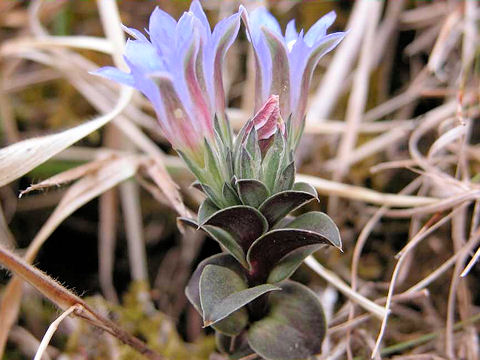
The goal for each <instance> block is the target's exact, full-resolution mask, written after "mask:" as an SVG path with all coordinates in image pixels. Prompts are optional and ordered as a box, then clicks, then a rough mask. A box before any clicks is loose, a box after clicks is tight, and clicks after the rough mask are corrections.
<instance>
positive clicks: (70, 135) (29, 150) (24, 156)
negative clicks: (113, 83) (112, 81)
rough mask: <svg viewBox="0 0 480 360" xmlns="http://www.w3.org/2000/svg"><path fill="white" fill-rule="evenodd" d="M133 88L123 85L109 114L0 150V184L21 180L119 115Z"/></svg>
mask: <svg viewBox="0 0 480 360" xmlns="http://www.w3.org/2000/svg"><path fill="white" fill-rule="evenodd" d="M132 93H133V92H132V90H131V89H128V88H124V87H122V92H121V96H120V99H119V101H118V103H117V105H116V106H115V107H114V109H113V110H112V111H110V112H109V113H107V114H105V115H103V116H100V117H98V118H96V119H95V120H91V121H89V122H87V123H84V124H82V125H79V126H76V127H74V128H71V129H69V130H65V131H63V132H61V133H58V134H54V135H47V136H43V137H39V138H33V139H29V140H24V141H21V142H19V143H16V144H13V145H10V146H8V147H6V148H3V149H1V150H0V186H3V185H6V184H8V183H10V182H11V181H13V180H15V179H18V178H19V177H21V176H22V175H24V174H26V173H27V172H29V171H30V170H32V169H34V168H35V167H37V166H38V165H40V164H42V163H44V162H45V161H47V160H48V159H50V158H51V157H52V156H54V155H56V154H58V153H59V152H61V151H62V150H65V149H66V148H67V147H69V146H70V145H72V144H74V143H75V142H77V141H78V140H80V139H82V138H84V137H85V136H87V135H88V134H90V133H92V132H93V131H95V130H97V129H99V128H100V127H102V126H103V125H105V124H106V123H108V122H109V121H110V120H112V119H113V118H114V117H115V116H117V115H118V114H120V113H121V112H122V111H123V109H124V108H125V106H127V104H128V103H129V101H130V99H131V96H132Z"/></svg>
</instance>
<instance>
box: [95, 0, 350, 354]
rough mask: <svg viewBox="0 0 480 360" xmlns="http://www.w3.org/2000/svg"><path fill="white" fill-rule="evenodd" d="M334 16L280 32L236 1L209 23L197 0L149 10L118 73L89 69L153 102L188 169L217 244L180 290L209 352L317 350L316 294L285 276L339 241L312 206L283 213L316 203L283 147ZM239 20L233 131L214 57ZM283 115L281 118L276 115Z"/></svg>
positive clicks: (293, 143) (198, 224)
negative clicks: (244, 76)
mask: <svg viewBox="0 0 480 360" xmlns="http://www.w3.org/2000/svg"><path fill="white" fill-rule="evenodd" d="M334 20H335V14H334V13H333V12H331V13H328V14H327V15H325V16H323V17H322V18H321V19H319V20H318V21H317V22H316V23H315V24H314V25H313V26H312V27H311V28H310V30H309V31H308V32H306V33H304V32H303V30H302V31H300V32H297V30H296V26H295V22H294V21H293V20H292V21H290V22H289V23H288V25H287V28H286V30H285V34H283V33H282V31H281V28H280V26H279V24H278V22H277V20H276V19H275V18H274V17H273V16H272V15H271V14H270V13H269V12H268V11H267V10H266V9H265V8H258V9H256V10H254V11H253V12H251V13H250V14H249V13H248V12H247V10H246V9H245V8H243V7H240V9H239V11H238V12H237V13H236V14H234V15H232V16H230V17H228V18H226V19H223V20H221V21H220V22H219V23H218V24H217V25H216V26H215V27H214V29H213V31H212V30H211V28H210V25H209V23H208V20H207V17H206V16H205V13H204V11H203V9H202V6H201V4H200V3H199V1H193V2H192V4H191V6H190V10H189V11H188V12H186V13H184V14H183V15H182V16H181V18H180V19H179V20H178V21H175V20H174V19H173V18H172V17H171V16H170V15H168V14H167V13H165V12H163V11H162V10H160V9H158V8H157V9H155V11H154V12H153V13H152V15H151V17H150V23H149V28H148V34H149V36H150V39H147V37H145V35H143V34H142V33H141V32H139V31H137V30H135V29H130V28H125V31H126V32H127V33H128V34H129V35H130V36H131V37H132V38H133V39H131V40H128V42H127V44H126V48H125V56H124V58H125V61H126V63H127V65H128V66H129V68H130V72H129V73H125V72H122V71H120V70H118V69H116V68H112V67H105V68H102V69H100V70H98V71H97V72H96V74H97V75H100V76H103V77H106V78H108V79H111V80H114V81H117V82H119V83H122V84H127V85H129V86H132V87H135V88H137V89H138V90H140V91H141V92H142V93H143V94H144V95H145V96H146V97H147V98H148V99H149V100H150V101H151V103H152V104H153V107H154V109H155V111H156V113H157V116H158V120H159V123H160V126H161V128H162V130H163V132H164V134H165V136H166V138H167V139H168V140H169V141H170V143H171V144H172V146H173V147H174V148H175V149H176V151H177V152H178V153H179V155H180V156H181V157H182V159H183V160H184V161H185V163H186V165H187V166H188V168H189V169H190V170H191V171H192V173H193V174H194V175H195V177H196V178H197V181H196V182H195V183H194V186H195V187H197V188H198V189H200V190H201V191H203V193H204V194H205V195H206V199H205V200H204V201H203V203H202V204H201V205H200V208H199V211H198V218H197V219H188V218H181V219H180V221H182V222H183V223H184V224H187V225H191V226H193V227H194V228H196V229H201V230H203V231H205V232H206V233H207V234H208V235H209V236H210V237H211V238H213V239H214V240H216V241H217V242H218V243H219V244H220V246H221V248H222V250H223V252H222V253H220V254H217V255H214V256H212V257H210V258H208V259H205V260H204V261H202V262H201V263H200V264H199V266H198V267H197V269H196V270H195V272H194V274H193V275H192V278H191V279H190V281H189V283H188V285H187V288H186V295H187V297H188V299H189V300H190V302H191V303H192V304H193V306H194V307H195V308H196V309H197V311H198V312H199V313H200V314H201V315H202V317H203V320H204V325H205V326H211V327H212V328H213V329H215V331H216V338H217V345H218V349H219V351H221V352H222V353H224V354H226V355H228V356H229V357H230V358H232V359H236V358H241V357H243V356H248V355H250V354H257V355H258V356H259V357H261V358H264V359H270V360H281V359H285V360H286V359H304V358H308V357H311V356H313V355H315V354H317V353H319V352H320V351H321V344H322V340H323V337H324V334H325V328H326V326H325V320H324V315H323V310H322V306H321V304H320V302H319V301H318V299H317V297H316V295H315V294H314V293H313V292H312V291H311V290H309V289H308V288H307V287H305V286H304V285H301V284H299V283H297V282H294V281H291V280H288V278H289V277H290V276H291V275H292V273H293V272H294V271H295V270H296V269H297V268H298V266H300V264H301V263H302V261H303V260H304V259H305V258H306V257H307V256H309V255H310V254H312V253H313V252H315V251H316V250H318V249H319V248H320V247H322V246H323V245H332V246H334V247H336V248H339V249H341V240H340V234H339V231H338V228H337V227H336V225H335V224H334V222H333V221H332V220H331V219H330V218H329V217H328V216H327V215H326V214H324V213H321V212H318V211H311V212H308V213H305V214H303V215H300V216H298V217H296V218H295V217H293V216H290V215H289V214H290V213H291V212H292V211H293V210H295V209H298V208H300V207H301V206H302V205H304V204H306V203H308V202H310V201H313V200H317V193H316V190H315V189H314V188H313V187H312V186H310V185H309V184H306V183H300V182H295V162H294V151H295V149H296V147H297V145H298V142H299V140H300V137H301V135H302V132H303V127H304V123H305V110H306V100H307V96H308V89H309V84H310V81H311V78H312V74H313V71H314V69H315V67H316V65H317V63H318V61H319V60H320V58H321V57H322V56H323V55H325V54H326V53H328V52H329V51H331V50H332V49H333V48H335V47H336V46H337V45H338V43H339V42H340V41H341V40H342V39H343V37H344V36H345V33H343V32H338V33H332V34H329V35H327V33H326V32H327V29H328V27H329V26H330V25H331V24H332V23H333V22H334ZM241 22H243V23H244V26H245V29H246V32H247V38H248V40H249V41H250V42H251V43H252V46H253V49H254V54H255V67H256V81H255V84H256V103H255V109H254V114H255V115H254V116H253V117H252V118H251V119H249V120H248V121H247V122H246V124H245V125H244V127H243V128H242V129H241V131H240V132H239V133H238V134H237V135H236V136H234V135H233V132H232V130H231V129H230V126H229V123H228V119H227V116H226V114H225V102H226V101H225V92H224V88H223V82H222V64H223V60H224V57H225V53H226V52H227V50H228V49H229V47H230V46H231V45H232V43H233V41H234V40H235V38H236V37H237V33H238V31H239V28H240V23H241ZM284 119H286V120H285V121H284Z"/></svg>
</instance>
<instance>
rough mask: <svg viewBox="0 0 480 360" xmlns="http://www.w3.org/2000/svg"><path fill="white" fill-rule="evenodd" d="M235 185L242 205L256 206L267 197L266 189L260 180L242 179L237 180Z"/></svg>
mask: <svg viewBox="0 0 480 360" xmlns="http://www.w3.org/2000/svg"><path fill="white" fill-rule="evenodd" d="M236 185H237V189H238V194H239V195H240V199H241V200H242V202H243V204H244V205H248V206H252V207H254V208H258V207H259V206H260V204H262V203H263V202H264V201H265V199H267V197H268V189H267V188H266V186H265V185H264V184H263V183H262V182H261V181H258V180H255V179H242V180H238V181H237V184H236Z"/></svg>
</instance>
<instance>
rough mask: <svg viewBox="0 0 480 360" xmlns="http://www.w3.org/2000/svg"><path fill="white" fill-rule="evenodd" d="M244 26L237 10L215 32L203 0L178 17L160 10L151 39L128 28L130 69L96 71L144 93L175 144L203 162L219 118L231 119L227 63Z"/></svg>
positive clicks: (150, 31) (152, 22) (151, 26)
mask: <svg viewBox="0 0 480 360" xmlns="http://www.w3.org/2000/svg"><path fill="white" fill-rule="evenodd" d="M239 26H240V18H239V14H238V13H237V14H234V15H232V16H230V17H228V18H226V19H223V20H222V21H220V22H219V23H218V24H217V25H216V26H215V28H214V29H213V31H212V30H211V28H210V25H209V23H208V20H207V17H206V16H205V13H204V11H203V9H202V6H201V4H200V3H199V1H198V0H194V1H193V2H192V4H191V6H190V9H189V11H188V12H185V13H184V14H183V15H182V16H181V17H180V19H179V20H178V21H176V20H175V19H173V18H172V17H171V16H170V15H169V14H167V13H166V12H164V11H162V10H161V9H159V8H156V9H155V10H154V11H153V13H152V14H151V16H150V22H149V26H148V29H146V32H147V33H148V35H149V38H147V37H146V36H145V35H143V34H142V33H141V32H140V31H138V30H135V29H130V28H126V27H125V28H124V29H125V31H126V32H127V33H128V34H129V35H130V36H131V37H132V38H133V39H130V40H128V41H127V44H126V47H125V54H124V58H125V61H126V63H127V65H128V67H129V68H130V72H129V73H125V72H123V71H121V70H119V69H117V68H114V67H104V68H101V69H99V70H98V71H97V72H95V74H97V75H100V76H103V77H105V78H108V79H111V80H114V81H116V82H119V83H122V84H126V85H129V86H132V87H134V88H136V89H138V90H139V91H141V92H142V93H143V94H144V95H145V96H146V97H147V98H148V99H149V100H150V102H151V103H152V104H153V107H154V108H155V111H156V113H157V117H158V119H159V122H160V125H161V128H162V130H163V132H164V133H165V136H166V137H167V139H168V140H169V141H170V142H171V143H172V145H173V146H174V148H176V149H178V150H182V151H183V152H187V153H188V154H189V155H191V156H192V157H193V158H194V159H196V160H198V161H199V162H203V146H204V140H205V139H207V140H209V139H212V138H213V137H214V129H213V128H214V126H213V121H214V116H215V115H217V116H218V117H219V118H220V119H225V116H224V113H225V92H224V89H223V83H222V63H223V59H224V57H225V53H226V52H227V50H228V49H229V47H230V46H231V45H232V43H233V41H234V40H235V38H236V36H237V33H238V29H239ZM198 150H201V151H198Z"/></svg>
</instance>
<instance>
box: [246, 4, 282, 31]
mask: <svg viewBox="0 0 480 360" xmlns="http://www.w3.org/2000/svg"><path fill="white" fill-rule="evenodd" d="M250 23H251V25H252V28H253V29H255V31H254V33H255V35H254V36H256V35H257V34H258V35H259V31H260V27H262V26H265V27H267V28H268V29H270V30H272V31H274V32H276V33H277V34H279V35H282V29H281V28H280V24H279V23H278V21H277V19H275V17H274V16H273V15H272V14H271V13H270V12H269V11H268V10H267V9H266V8H264V7H263V6H262V7H259V8H256V9H255V10H253V11H252V13H251V14H250Z"/></svg>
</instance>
